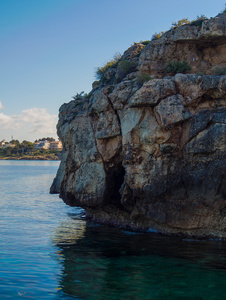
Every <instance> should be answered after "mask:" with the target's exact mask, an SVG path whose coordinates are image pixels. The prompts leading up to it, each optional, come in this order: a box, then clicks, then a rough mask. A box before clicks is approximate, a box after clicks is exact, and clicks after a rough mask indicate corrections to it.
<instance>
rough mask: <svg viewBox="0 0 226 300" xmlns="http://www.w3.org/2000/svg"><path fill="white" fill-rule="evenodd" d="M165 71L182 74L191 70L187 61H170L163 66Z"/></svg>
mask: <svg viewBox="0 0 226 300" xmlns="http://www.w3.org/2000/svg"><path fill="white" fill-rule="evenodd" d="M165 70H166V72H167V73H173V74H176V73H184V72H186V71H189V70H191V67H190V65H189V64H188V62H187V61H182V62H180V61H175V60H174V61H170V62H168V63H166V64H165Z"/></svg>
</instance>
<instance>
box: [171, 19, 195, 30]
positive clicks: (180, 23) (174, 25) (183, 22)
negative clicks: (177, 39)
mask: <svg viewBox="0 0 226 300" xmlns="http://www.w3.org/2000/svg"><path fill="white" fill-rule="evenodd" d="M190 23H191V22H190V21H189V20H188V18H184V19H181V20H178V21H177V22H173V23H172V27H171V28H176V27H179V26H182V25H186V24H190Z"/></svg>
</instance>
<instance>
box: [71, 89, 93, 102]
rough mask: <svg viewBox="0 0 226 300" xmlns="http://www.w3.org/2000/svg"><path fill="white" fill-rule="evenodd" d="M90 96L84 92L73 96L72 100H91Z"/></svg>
mask: <svg viewBox="0 0 226 300" xmlns="http://www.w3.org/2000/svg"><path fill="white" fill-rule="evenodd" d="M89 96H90V95H89V94H87V93H85V92H84V91H82V92H81V93H77V94H76V95H75V96H72V99H74V100H76V101H78V100H86V99H88V98H89Z"/></svg>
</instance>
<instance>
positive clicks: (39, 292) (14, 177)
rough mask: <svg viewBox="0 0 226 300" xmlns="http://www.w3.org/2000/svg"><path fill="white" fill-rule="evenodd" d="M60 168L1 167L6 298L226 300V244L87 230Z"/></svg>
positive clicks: (0, 250)
mask: <svg viewBox="0 0 226 300" xmlns="http://www.w3.org/2000/svg"><path fill="white" fill-rule="evenodd" d="M57 168H58V162H49V161H0V184H1V188H0V299H1V300H2V299H63V300H64V299H151V300H157V299H162V300H165V299H166V300H167V299H176V300H182V299H185V300H187V299H199V300H200V299H203V300H204V299H205V300H208V299H211V300H212V299H226V243H225V242H221V241H197V240H188V239H179V238H170V237H166V236H161V235H158V234H155V233H153V234H134V233H132V232H128V231H125V230H120V229H115V228H109V227H107V226H100V225H96V224H93V223H89V222H88V223H87V222H86V220H85V219H84V212H83V211H82V209H79V208H77V209H76V208H71V207H68V206H66V205H65V204H64V203H63V201H62V200H61V199H59V198H58V195H50V194H49V187H50V185H51V182H52V180H53V178H54V176H55V174H56V171H57Z"/></svg>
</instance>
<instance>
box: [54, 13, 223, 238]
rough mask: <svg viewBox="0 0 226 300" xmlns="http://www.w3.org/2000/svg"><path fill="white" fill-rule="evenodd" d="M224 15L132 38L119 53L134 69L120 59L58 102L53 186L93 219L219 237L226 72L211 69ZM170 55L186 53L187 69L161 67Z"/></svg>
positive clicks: (216, 62) (217, 57) (219, 55)
mask: <svg viewBox="0 0 226 300" xmlns="http://www.w3.org/2000/svg"><path fill="white" fill-rule="evenodd" d="M225 19H226V15H225V14H221V15H219V16H217V17H216V18H213V19H211V20H206V21H204V22H203V23H202V26H201V28H200V26H195V25H185V26H182V27H179V28H176V29H173V30H171V31H169V32H167V33H165V34H164V35H163V36H162V37H161V38H160V39H159V40H157V41H152V42H150V43H149V44H148V45H147V46H144V45H141V44H135V45H133V46H132V47H131V48H130V49H128V50H127V51H126V52H125V54H124V55H123V57H122V60H123V59H124V60H126V61H127V62H128V61H129V62H133V63H136V70H133V72H131V73H129V74H126V75H125V74H122V73H123V72H122V69H120V65H116V66H114V67H112V68H110V69H109V70H108V71H107V72H106V74H105V75H104V77H103V78H102V80H101V81H100V82H95V84H94V88H93V90H92V92H91V94H90V97H89V98H86V99H83V100H81V101H78V100H75V101H71V102H69V103H68V104H64V105H63V106H62V107H61V108H60V112H59V122H58V126H57V129H58V135H59V137H60V139H61V140H62V142H63V146H64V150H63V155H62V161H61V164H60V167H59V170H58V173H57V176H56V178H55V179H54V182H53V184H52V187H51V192H52V193H58V192H59V193H60V197H62V198H63V200H64V201H65V203H67V204H69V205H71V206H81V207H83V208H85V210H86V213H87V216H88V217H90V218H92V219H93V220H95V221H98V222H104V223H109V224H113V225H118V226H123V227H130V228H133V229H143V230H149V231H153V230H154V231H159V232H162V233H166V234H184V235H188V236H200V237H201V236H216V237H224V238H225V237H226V160H225V157H226V149H225V145H226V138H225V136H226V107H225V106H226V75H213V70H215V68H216V67H219V66H220V67H221V68H223V67H225V66H226V57H225V53H226V51H225V50H226V43H225V41H226V33H225ZM199 25H200V24H199ZM188 58H191V60H190V59H188ZM193 58H194V60H193ZM172 59H177V60H179V61H180V60H187V61H189V63H190V64H191V71H190V72H189V74H176V75H172V74H171V76H168V77H167V76H165V75H166V74H164V72H165V71H163V66H164V63H165V62H167V61H169V60H172ZM197 70H199V71H201V72H205V73H206V75H203V73H202V74H195V72H196V71H197ZM142 72H148V74H149V75H150V76H151V77H150V78H149V80H148V81H147V82H145V83H143V84H141V82H140V80H139V78H140V76H141V74H142Z"/></svg>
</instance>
